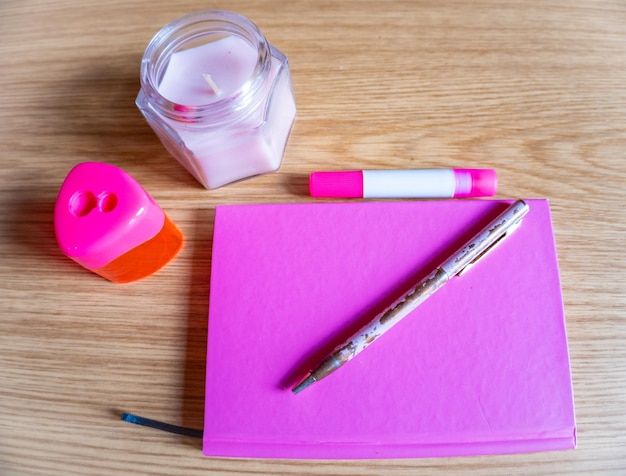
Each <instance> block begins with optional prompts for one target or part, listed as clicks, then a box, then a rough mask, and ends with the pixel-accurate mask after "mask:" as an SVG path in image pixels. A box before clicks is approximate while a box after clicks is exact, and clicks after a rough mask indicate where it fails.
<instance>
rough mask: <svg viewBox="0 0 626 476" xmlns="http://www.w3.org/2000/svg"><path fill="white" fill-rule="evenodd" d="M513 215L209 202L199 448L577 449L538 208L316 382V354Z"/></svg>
mask: <svg viewBox="0 0 626 476" xmlns="http://www.w3.org/2000/svg"><path fill="white" fill-rule="evenodd" d="M509 203H510V202H505V201H492V200H480V201H479V200H476V201H470V200H468V201H456V200H448V201H421V202H419V201H413V202H351V203H313V204H286V205H238V206H237V205H235V206H220V207H217V210H216V216H215V232H214V239H213V258H212V276H211V290H210V305H209V333H208V354H207V373H206V403H205V405H206V409H205V425H204V442H203V452H204V454H205V455H207V456H230V457H271V458H308V459H314V458H324V459H331V458H345V459H347V458H404V457H407V458H415V457H437V456H455V455H478V454H499V453H516V452H531V451H547V450H561V449H568V448H573V447H574V446H575V442H576V428H575V420H574V404H573V397H572V384H571V374H570V366H569V357H568V347H567V338H566V332H565V322H564V314H563V303H562V297H561V287H560V281H559V274H558V266H557V258H556V252H555V244H554V237H553V231H552V223H551V219H550V210H549V206H548V202H547V201H545V200H528V204H529V206H530V212H529V214H528V215H527V216H526V218H525V219H524V221H523V223H522V225H521V227H520V228H519V229H518V230H517V231H515V232H514V233H513V234H512V235H511V236H510V237H508V238H507V239H506V240H505V241H504V242H503V243H502V244H501V245H500V246H499V247H497V248H496V249H495V250H494V251H492V253H490V254H489V255H488V256H486V257H485V258H484V259H483V260H482V261H481V262H479V263H478V264H477V265H476V266H475V267H474V268H472V269H471V270H469V271H468V272H467V274H465V275H463V276H462V277H457V278H454V279H453V280H452V281H451V282H449V283H448V284H447V285H446V286H444V288H442V289H441V290H440V291H439V292H437V293H436V294H435V295H433V296H432V297H430V298H429V299H428V300H427V301H426V302H425V303H424V304H423V305H422V306H420V307H418V308H417V309H416V310H415V311H414V312H413V313H412V314H410V315H409V316H408V317H407V318H405V319H404V320H403V321H402V322H400V323H399V324H398V325H397V326H396V327H395V328H393V329H392V330H391V331H389V332H388V333H387V334H386V335H384V336H383V337H382V338H381V339H380V340H378V341H377V342H375V343H374V344H373V345H372V346H370V347H369V348H368V349H366V350H365V351H364V352H363V353H362V354H360V355H359V356H357V357H356V358H355V359H354V360H352V361H351V362H349V363H348V364H346V366H344V367H343V368H341V369H339V370H338V371H337V372H335V373H334V374H332V375H330V376H329V377H327V378H326V379H324V380H322V381H320V382H318V383H316V384H314V385H313V386H311V387H310V388H308V389H306V390H304V391H303V392H301V393H299V394H297V395H294V394H293V393H292V392H291V390H290V388H291V386H292V385H293V384H294V383H295V382H296V381H298V380H299V379H300V378H301V377H303V376H304V374H305V373H306V371H307V370H310V368H311V367H312V366H314V364H316V363H318V362H317V360H318V359H319V358H320V357H322V356H323V354H325V353H327V352H328V351H330V350H331V349H332V348H333V347H334V346H335V345H336V344H338V343H340V341H342V340H343V338H345V337H347V336H348V335H350V334H351V333H352V332H353V331H354V330H356V329H357V328H358V327H359V326H360V325H361V324H362V323H363V322H365V321H367V320H369V319H371V318H373V317H374V315H376V314H377V313H378V312H380V311H382V310H383V309H384V308H385V307H386V306H387V305H389V304H390V303H391V302H392V301H393V300H394V299H395V298H396V297H397V296H398V295H400V294H401V293H402V292H403V291H405V290H406V289H408V287H410V286H411V285H412V284H414V282H415V281H416V280H417V279H420V278H421V277H423V276H424V275H425V274H426V273H428V272H430V271H431V270H432V269H433V268H434V267H435V266H437V265H438V264H440V262H441V261H443V259H445V258H446V257H447V256H448V255H449V254H451V253H452V252H454V251H456V249H457V248H458V247H460V246H461V245H462V244H463V242H464V241H466V240H467V239H469V238H471V236H472V235H473V234H474V233H476V232H478V231H479V230H480V228H482V227H483V226H484V225H486V224H487V223H488V222H489V221H491V220H492V219H493V218H495V216H496V215H498V213H500V212H501V211H502V210H504V209H505V208H506V207H507V206H508V205H509Z"/></svg>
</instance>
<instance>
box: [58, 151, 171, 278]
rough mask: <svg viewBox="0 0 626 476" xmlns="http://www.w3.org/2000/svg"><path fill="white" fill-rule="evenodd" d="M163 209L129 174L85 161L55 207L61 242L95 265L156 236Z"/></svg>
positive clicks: (80, 260)
mask: <svg viewBox="0 0 626 476" xmlns="http://www.w3.org/2000/svg"><path fill="white" fill-rule="evenodd" d="M165 221H166V217H165V213H164V212H163V210H161V208H160V207H159V205H157V203H156V202H155V201H154V200H153V198H152V197H151V196H150V195H149V194H148V193H147V192H146V191H145V190H144V189H143V188H142V187H141V185H139V184H138V183H137V182H136V181H135V179H133V178H132V177H131V176H130V175H129V174H128V173H126V172H124V171H123V170H121V169H118V168H117V167H115V166H113V165H109V164H105V163H97V162H84V163H81V164H79V165H77V166H76V167H74V168H73V169H72V170H71V171H70V172H69V174H68V175H67V177H66V178H65V181H64V182H63V185H62V186H61V189H60V191H59V195H58V197H57V201H56V206H55V210H54V227H55V232H56V237H57V241H58V243H59V247H60V248H61V250H62V251H63V253H65V254H66V255H67V256H68V257H70V258H72V259H74V260H75V261H77V262H78V263H80V264H81V265H83V266H84V267H85V268H87V269H90V270H92V271H93V270H97V269H99V268H102V267H103V266H105V265H107V264H109V263H110V262H111V261H113V260H115V259H116V258H118V257H120V256H121V255H123V254H125V253H127V252H128V251H130V250H132V249H134V248H136V247H137V246H139V245H141V244H142V243H144V242H146V241H147V240H150V239H151V238H153V237H154V236H155V235H157V234H158V233H159V232H160V231H161V229H162V228H163V225H164V223H165Z"/></svg>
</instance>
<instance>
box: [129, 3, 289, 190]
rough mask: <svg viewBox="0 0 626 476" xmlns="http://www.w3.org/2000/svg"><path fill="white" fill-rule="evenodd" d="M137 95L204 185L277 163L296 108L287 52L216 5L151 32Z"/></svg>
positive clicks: (169, 145)
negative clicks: (278, 48) (216, 8)
mask: <svg viewBox="0 0 626 476" xmlns="http://www.w3.org/2000/svg"><path fill="white" fill-rule="evenodd" d="M136 102H137V106H138V107H139V109H140V111H141V112H142V114H143V115H144V117H145V118H146V120H147V121H148V123H149V124H150V126H151V127H152V129H153V130H154V131H155V132H156V134H157V135H158V136H159V138H160V139H161V142H162V143H163V145H164V146H165V148H166V149H167V150H168V151H169V152H170V154H172V155H173V156H174V157H175V158H176V159H177V160H178V161H179V162H180V163H181V164H182V165H183V166H184V167H185V168H186V169H187V170H188V171H189V172H190V173H191V174H192V175H193V176H194V177H195V178H196V179H197V180H198V181H199V182H200V183H201V184H202V185H204V186H205V187H206V188H208V189H213V188H217V187H220V186H222V185H225V184H228V183H231V182H235V181H238V180H241V179H244V178H247V177H251V176H254V175H259V174H264V173H267V172H271V171H274V170H276V169H278V168H279V167H280V164H281V162H282V158H283V155H284V151H285V146H286V144H287V139H288V137H289V132H290V131H291V126H292V125H293V122H294V119H295V115H296V105H295V99H294V94H293V87H292V84H291V75H290V72H289V63H288V60H287V57H286V56H285V55H284V54H282V53H281V52H280V51H278V50H277V49H276V48H275V47H274V46H272V45H271V44H269V43H268V41H267V40H266V39H265V37H264V36H263V34H262V33H261V31H260V30H259V29H258V27H257V26H256V25H255V24H254V23H252V22H251V21H250V20H248V19H247V18H245V17H243V16H241V15H239V14H236V13H232V12H225V11H215V10H210V11H201V12H196V13H192V14H189V15H187V16H184V17H182V18H179V19H178V20H175V21H173V22H172V23H170V24H168V25H166V26H165V27H163V29H161V31H159V32H158V33H157V34H156V35H155V36H154V38H153V39H152V41H151V42H150V43H149V44H148V47H147V48H146V51H145V53H144V56H143V60H142V63H141V90H140V91H139V95H138V96H137V101H136Z"/></svg>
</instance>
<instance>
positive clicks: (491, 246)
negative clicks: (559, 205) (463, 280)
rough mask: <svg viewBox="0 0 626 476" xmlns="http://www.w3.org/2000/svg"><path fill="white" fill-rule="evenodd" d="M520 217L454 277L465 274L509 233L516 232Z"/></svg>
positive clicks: (520, 222)
mask: <svg viewBox="0 0 626 476" xmlns="http://www.w3.org/2000/svg"><path fill="white" fill-rule="evenodd" d="M522 219H523V216H522V217H519V219H518V220H516V221H515V222H514V223H512V224H511V226H510V227H509V229H508V230H506V231H505V232H504V233H502V235H500V236H499V237H498V238H497V239H496V240H495V241H494V242H493V243H491V244H490V245H489V246H488V247H487V248H485V250H483V252H482V253H480V254H479V255H478V256H476V257H475V258H474V259H473V260H471V261H470V262H469V263H467V265H466V266H464V267H463V268H461V269H460V270H459V272H458V273H456V276H461V275H463V274H465V273H467V271H468V270H469V269H470V268H473V267H474V265H475V264H476V263H478V262H479V261H480V260H481V259H483V258H484V257H485V256H487V255H488V254H489V253H490V252H491V251H493V250H494V249H495V247H496V246H498V245H499V244H500V243H502V241H504V239H505V238H506V237H507V236H509V235H510V234H511V233H513V232H514V231H515V230H517V229H518V228H519V226H520V225H521V224H522Z"/></svg>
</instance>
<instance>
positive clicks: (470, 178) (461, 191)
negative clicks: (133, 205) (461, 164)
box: [454, 169, 498, 198]
mask: <svg viewBox="0 0 626 476" xmlns="http://www.w3.org/2000/svg"><path fill="white" fill-rule="evenodd" d="M454 175H455V179H456V191H455V193H454V198H468V197H491V196H493V195H495V194H496V191H497V190H498V176H497V174H496V171H495V170H493V169H454Z"/></svg>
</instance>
